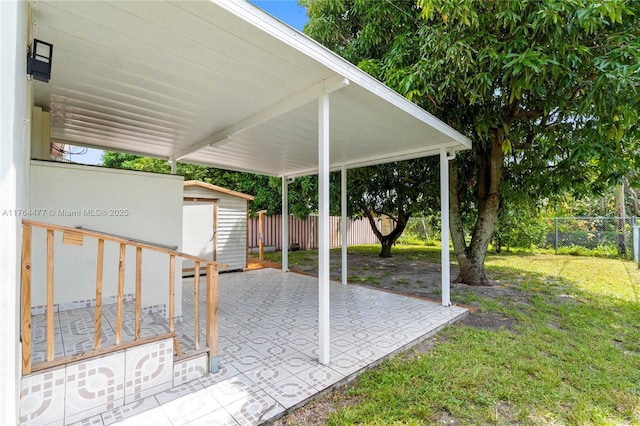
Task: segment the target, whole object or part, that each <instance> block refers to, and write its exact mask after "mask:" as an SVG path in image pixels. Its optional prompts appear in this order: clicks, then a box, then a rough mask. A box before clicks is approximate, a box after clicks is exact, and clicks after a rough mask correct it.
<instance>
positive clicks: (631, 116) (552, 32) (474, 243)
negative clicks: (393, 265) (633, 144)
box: [301, 0, 640, 285]
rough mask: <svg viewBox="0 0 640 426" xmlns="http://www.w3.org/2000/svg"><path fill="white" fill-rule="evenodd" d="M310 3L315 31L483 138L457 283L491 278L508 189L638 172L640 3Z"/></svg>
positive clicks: (467, 180) (466, 183)
mask: <svg viewBox="0 0 640 426" xmlns="http://www.w3.org/2000/svg"><path fill="white" fill-rule="evenodd" d="M301 3H302V4H303V5H305V6H307V9H308V14H309V18H310V20H309V23H308V24H307V26H306V28H305V32H307V34H309V35H310V36H312V37H314V38H315V39H317V40H318V41H320V42H321V43H323V44H325V45H326V46H328V47H330V48H331V49H333V50H334V51H336V52H337V53H339V54H341V55H343V56H344V57H346V58H347V59H349V60H350V61H352V62H354V63H357V64H358V65H359V66H360V67H361V68H363V69H364V70H365V71H367V72H369V73H371V74H372V75H373V76H375V77H376V78H378V79H380V80H381V81H383V82H385V83H387V84H388V85H390V86H391V87H393V88H395V89H396V90H397V91H399V92H400V93H401V94H403V95H405V96H407V98H409V99H410V100H412V101H414V102H416V103H418V104H420V105H421V106H422V107H424V108H426V109H427V110H429V111H430V112H432V113H434V114H435V115H437V116H438V117H440V118H441V119H443V120H444V121H446V122H447V123H449V124H450V125H452V126H453V127H455V128H457V129H459V130H460V131H462V132H464V133H465V134H466V135H467V136H468V137H470V138H471V139H472V141H473V144H474V146H473V150H472V151H471V152H468V153H464V154H462V155H458V156H457V158H456V160H455V161H452V162H450V174H451V179H450V184H451V186H450V200H451V235H452V239H453V243H454V252H455V256H456V258H457V260H458V263H459V266H460V275H459V277H458V279H457V280H458V281H460V282H464V283H467V284H471V285H486V284H489V281H488V279H487V277H486V275H485V271H484V260H485V256H486V252H487V248H488V245H489V242H490V241H491V238H492V235H493V231H494V227H495V224H496V221H497V218H498V215H499V213H500V210H501V206H503V205H504V201H505V199H506V198H511V199H512V200H513V201H514V202H515V203H517V202H518V200H522V199H524V198H527V197H528V198H532V199H534V200H535V199H540V198H542V197H545V196H547V195H552V194H554V193H557V192H560V191H562V190H564V189H568V190H572V191H574V192H575V193H581V192H584V193H586V192H588V191H589V190H591V189H602V188H604V187H606V186H608V185H611V184H612V183H613V182H618V181H619V180H620V179H621V177H622V176H623V175H625V174H626V173H627V172H628V169H629V164H630V162H629V161H628V160H629V156H630V155H635V154H636V153H637V151H635V152H634V150H633V149H629V146H628V144H625V142H626V141H627V142H628V141H630V140H637V138H635V139H634V137H631V136H630V135H633V134H635V133H634V132H636V133H637V131H638V129H637V122H638V96H639V95H638V88H639V84H640V10H639V9H640V4H639V3H638V2H637V1H635V0H610V1H603V2H588V1H581V0H530V1H527V0H460V1H448V0H418V1H417V2H412V1H392V0H387V1H379V2H370V1H364V0H301ZM465 218H466V219H467V220H465ZM469 236H470V238H469Z"/></svg>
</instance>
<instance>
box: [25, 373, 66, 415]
mask: <svg viewBox="0 0 640 426" xmlns="http://www.w3.org/2000/svg"><path fill="white" fill-rule="evenodd" d="M64 403H65V369H64V368H57V369H54V370H50V371H45V372H39V373H34V374H31V375H29V376H26V377H23V378H22V384H21V390H20V424H22V425H30V424H31V425H37V424H46V423H53V422H56V421H60V420H63V419H64Z"/></svg>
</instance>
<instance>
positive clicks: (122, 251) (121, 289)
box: [116, 243, 127, 345]
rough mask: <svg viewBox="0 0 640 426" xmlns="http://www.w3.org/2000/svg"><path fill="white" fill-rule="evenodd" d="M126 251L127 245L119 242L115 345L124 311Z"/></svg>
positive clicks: (119, 334)
mask: <svg viewBox="0 0 640 426" xmlns="http://www.w3.org/2000/svg"><path fill="white" fill-rule="evenodd" d="M126 253H127V245H126V244H125V243H120V256H119V261H118V308H117V313H116V345H119V344H120V341H121V340H122V316H123V311H124V262H125V254H126Z"/></svg>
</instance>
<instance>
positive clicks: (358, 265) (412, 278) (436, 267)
mask: <svg viewBox="0 0 640 426" xmlns="http://www.w3.org/2000/svg"><path fill="white" fill-rule="evenodd" d="M313 256H315V255H313ZM313 256H310V257H309V258H308V259H307V260H308V261H306V260H305V261H303V262H300V263H294V264H290V265H289V268H290V269H291V270H292V271H295V272H301V273H306V274H311V275H317V272H318V268H317V260H316V259H315V258H314V257H313ZM340 263H341V262H340V255H339V254H336V253H332V255H331V269H332V272H331V278H332V279H334V280H337V281H339V280H340V279H341V274H342V272H341V269H340ZM348 263H349V269H348V277H349V282H350V283H353V284H358V285H366V286H369V287H373V288H379V289H384V290H386V291H393V292H397V293H401V294H406V295H411V296H417V297H424V298H427V299H431V300H434V301H436V302H439V301H440V300H441V291H440V287H441V284H440V263H439V262H436V261H435V260H432V261H429V260H426V261H425V258H424V257H422V256H421V257H420V258H417V257H416V258H412V257H411V255H404V254H397V255H395V256H394V257H391V258H380V257H378V256H377V255H375V254H361V253H349V261H348ZM265 266H267V267H279V266H280V265H279V264H273V263H268V262H267V263H266V264H265ZM457 274H458V268H457V267H455V266H453V265H452V267H451V276H452V279H453V278H455V277H456V276H457ZM451 292H452V294H457V293H460V292H472V293H474V294H476V295H478V296H483V297H488V298H495V299H500V300H503V301H504V300H509V301H511V302H515V303H527V301H526V296H525V295H523V294H522V293H521V292H520V291H518V290H517V289H516V288H512V287H503V286H499V285H494V286H490V287H472V286H467V285H464V284H451ZM454 303H455V300H454ZM466 307H468V308H470V313H469V315H467V316H466V317H465V318H464V319H462V320H461V321H460V324H464V325H467V326H471V327H476V328H482V329H490V330H497V329H499V328H500V327H506V328H512V326H513V321H514V320H513V319H510V318H506V317H502V316H500V315H499V314H495V313H483V312H480V311H478V310H477V309H476V307H477V306H474V303H471V304H470V305H467V306H466ZM437 338H438V337H437V336H434V337H432V338H430V339H427V340H425V341H423V342H421V343H420V344H418V345H417V346H415V347H414V348H412V349H411V350H410V351H409V352H408V353H407V354H406V355H405V356H415V354H420V353H425V352H428V351H429V350H431V349H432V348H433V347H434V345H435V342H436V339H437ZM348 387H349V385H348V384H347V385H344V386H342V387H339V388H335V389H332V390H329V391H328V392H326V393H325V394H324V395H322V396H320V397H319V398H317V399H315V400H313V401H311V402H309V403H308V404H306V405H305V406H303V407H301V408H299V409H297V410H295V411H293V412H290V413H288V414H286V415H285V416H284V417H282V418H280V419H277V420H275V421H274V422H272V424H273V425H277V426H285V425H287V426H288V425H323V424H325V423H326V421H327V419H328V417H329V415H330V414H331V413H333V412H334V411H336V410H338V409H340V408H342V407H345V406H349V405H352V404H354V403H355V402H357V401H354V400H352V398H351V397H350V396H348V394H347V390H348ZM443 424H448V422H446V421H444V422H443Z"/></svg>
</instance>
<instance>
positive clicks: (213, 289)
mask: <svg viewBox="0 0 640 426" xmlns="http://www.w3.org/2000/svg"><path fill="white" fill-rule="evenodd" d="M206 315H207V321H206V324H207V325H206V326H207V347H208V348H209V372H210V373H215V372H217V371H218V368H219V365H218V270H217V269H216V267H215V266H214V265H212V264H210V263H209V264H207V313H206Z"/></svg>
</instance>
